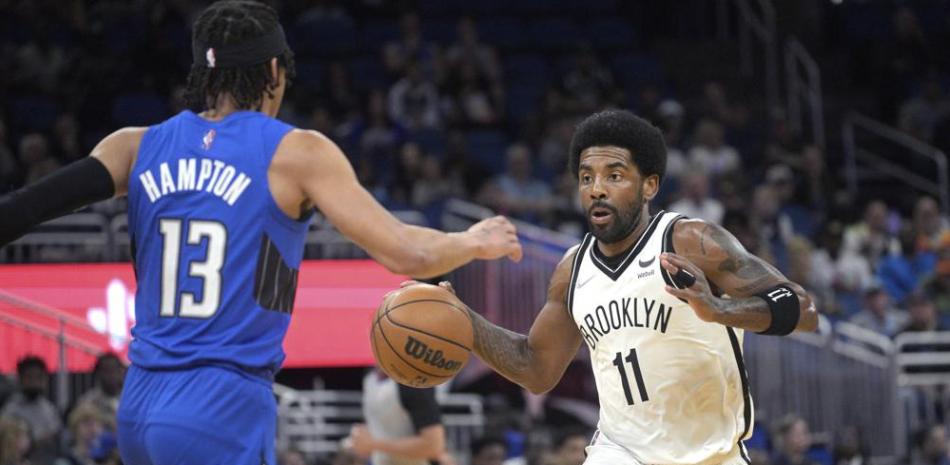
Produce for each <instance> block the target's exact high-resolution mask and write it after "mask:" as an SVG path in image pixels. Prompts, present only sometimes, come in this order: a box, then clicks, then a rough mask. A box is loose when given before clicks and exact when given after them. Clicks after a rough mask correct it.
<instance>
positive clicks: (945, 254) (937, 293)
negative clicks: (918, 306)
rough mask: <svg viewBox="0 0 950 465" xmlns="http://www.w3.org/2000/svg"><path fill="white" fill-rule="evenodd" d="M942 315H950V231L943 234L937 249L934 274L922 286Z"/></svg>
mask: <svg viewBox="0 0 950 465" xmlns="http://www.w3.org/2000/svg"><path fill="white" fill-rule="evenodd" d="M922 287H923V289H924V292H925V293H926V294H927V297H928V298H930V299H931V300H932V301H933V302H934V304H935V305H936V306H937V311H938V312H940V314H941V315H950V231H946V232H944V233H943V236H942V237H941V240H940V244H939V246H938V249H937V265H936V267H935V268H934V273H933V275H932V276H930V277H929V278H928V279H926V280H924V283H923V285H922Z"/></svg>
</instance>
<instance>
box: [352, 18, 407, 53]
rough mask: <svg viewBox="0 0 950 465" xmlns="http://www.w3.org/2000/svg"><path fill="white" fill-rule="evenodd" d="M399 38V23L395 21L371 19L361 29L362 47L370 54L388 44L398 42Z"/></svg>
mask: <svg viewBox="0 0 950 465" xmlns="http://www.w3.org/2000/svg"><path fill="white" fill-rule="evenodd" d="M399 36H400V31H399V23H398V22H396V21H395V20H393V19H369V20H367V21H366V22H364V23H363V26H362V27H361V28H360V39H361V40H362V46H363V48H364V50H367V51H368V52H370V53H372V52H374V51H376V50H379V47H380V46H382V45H383V44H385V43H386V42H390V41H394V40H398V39H399Z"/></svg>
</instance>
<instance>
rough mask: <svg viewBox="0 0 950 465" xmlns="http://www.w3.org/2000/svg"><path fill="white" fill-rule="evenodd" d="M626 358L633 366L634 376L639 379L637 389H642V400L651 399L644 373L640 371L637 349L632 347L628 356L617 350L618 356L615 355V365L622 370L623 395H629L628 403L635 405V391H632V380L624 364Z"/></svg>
mask: <svg viewBox="0 0 950 465" xmlns="http://www.w3.org/2000/svg"><path fill="white" fill-rule="evenodd" d="M624 360H626V361H627V362H628V363H630V366H631V367H632V368H633V376H634V377H635V378H636V380H637V390H638V391H640V401H642V402H646V401H648V400H650V396H648V395H647V387H646V386H645V385H644V384H643V373H641V372H640V361H639V360H637V349H630V353H628V354H627V356H626V357H624V356H623V354H622V353H620V352H617V356H616V357H614V366H615V367H617V370H618V371H620V384H621V385H622V386H623V395H624V396H626V397H627V405H633V392H631V391H630V380H629V378H627V367H626V366H624V363H623V362H624Z"/></svg>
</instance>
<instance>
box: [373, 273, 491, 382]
mask: <svg viewBox="0 0 950 465" xmlns="http://www.w3.org/2000/svg"><path fill="white" fill-rule="evenodd" d="M370 341H372V345H373V355H374V356H375V357H376V365H377V366H379V368H380V369H382V370H383V371H384V372H386V374H387V375H389V377H390V378H392V379H394V380H396V381H397V382H399V383H400V384H404V385H406V386H412V387H418V388H422V387H432V386H436V385H439V384H442V383H444V382H446V381H448V380H449V378H451V377H453V376H455V375H456V374H457V373H458V372H459V370H461V369H462V367H464V366H465V364H466V363H467V362H468V356H469V352H471V350H472V320H471V317H470V316H469V314H468V310H466V307H465V304H463V303H462V302H461V301H459V299H458V298H457V297H455V295H454V294H452V293H451V292H449V291H447V290H445V289H443V288H441V287H439V286H433V285H431V284H415V285H412V286H408V287H404V288H402V289H399V290H398V291H395V292H393V293H392V294H390V295H389V296H388V297H387V298H386V299H385V300H383V303H382V304H381V305H380V306H379V309H378V310H376V316H375V317H373V328H372V330H371V331H370Z"/></svg>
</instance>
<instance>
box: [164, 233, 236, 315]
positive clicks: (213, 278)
mask: <svg viewBox="0 0 950 465" xmlns="http://www.w3.org/2000/svg"><path fill="white" fill-rule="evenodd" d="M159 230H160V231H161V233H162V239H163V240H162V243H163V246H162V306H161V312H160V314H161V316H165V317H173V316H175V303H176V301H177V300H178V258H179V257H180V256H181V239H182V237H181V236H182V231H181V230H182V220H179V219H169V218H165V219H162V220H160V222H159ZM206 238H207V239H208V248H207V250H208V252H207V255H206V256H205V259H204V260H203V261H197V260H196V261H193V262H191V263H190V264H189V265H188V275H189V276H191V277H193V278H199V279H201V280H202V288H201V289H202V290H201V301H200V302H199V301H196V298H195V295H194V294H192V293H191V292H182V293H181V305H180V307H179V309H178V316H182V317H188V318H211V316H212V315H214V312H216V311H217V310H218V306H219V305H220V303H221V267H222V266H223V265H224V250H225V245H226V244H227V242H228V230H227V229H226V228H225V227H224V225H223V224H221V223H218V222H217V221H203V220H189V221H188V240H187V243H188V245H190V246H198V245H201V241H203V240H204V239H206Z"/></svg>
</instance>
